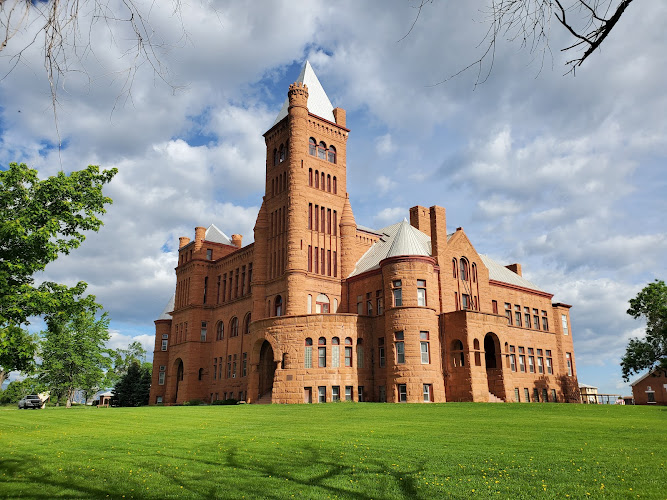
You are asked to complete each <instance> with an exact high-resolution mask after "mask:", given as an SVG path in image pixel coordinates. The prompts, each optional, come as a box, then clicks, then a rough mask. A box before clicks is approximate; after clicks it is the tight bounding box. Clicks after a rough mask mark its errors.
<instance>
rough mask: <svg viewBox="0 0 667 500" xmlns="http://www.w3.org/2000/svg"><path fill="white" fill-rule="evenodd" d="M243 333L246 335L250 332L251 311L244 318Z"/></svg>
mask: <svg viewBox="0 0 667 500" xmlns="http://www.w3.org/2000/svg"><path fill="white" fill-rule="evenodd" d="M243 333H244V334H245V335H247V334H249V333H250V313H248V314H246V315H245V318H243Z"/></svg>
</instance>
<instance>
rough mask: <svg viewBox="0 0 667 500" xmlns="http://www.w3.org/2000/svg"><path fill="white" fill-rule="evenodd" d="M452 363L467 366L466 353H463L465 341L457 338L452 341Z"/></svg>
mask: <svg viewBox="0 0 667 500" xmlns="http://www.w3.org/2000/svg"><path fill="white" fill-rule="evenodd" d="M452 364H453V365H454V366H455V367H456V366H465V365H466V361H465V354H464V353H463V342H461V341H460V340H455V341H454V342H452Z"/></svg>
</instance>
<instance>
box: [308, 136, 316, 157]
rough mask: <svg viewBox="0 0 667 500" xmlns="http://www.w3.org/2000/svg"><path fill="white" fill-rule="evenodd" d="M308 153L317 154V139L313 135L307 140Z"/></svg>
mask: <svg viewBox="0 0 667 500" xmlns="http://www.w3.org/2000/svg"><path fill="white" fill-rule="evenodd" d="M308 154H309V155H311V156H315V155H317V141H316V140H315V139H314V138H313V137H311V138H310V140H309V141H308Z"/></svg>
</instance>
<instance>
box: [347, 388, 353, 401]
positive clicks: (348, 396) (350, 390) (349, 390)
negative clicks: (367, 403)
mask: <svg viewBox="0 0 667 500" xmlns="http://www.w3.org/2000/svg"><path fill="white" fill-rule="evenodd" d="M345 401H354V399H353V397H352V386H351V385H346V386H345Z"/></svg>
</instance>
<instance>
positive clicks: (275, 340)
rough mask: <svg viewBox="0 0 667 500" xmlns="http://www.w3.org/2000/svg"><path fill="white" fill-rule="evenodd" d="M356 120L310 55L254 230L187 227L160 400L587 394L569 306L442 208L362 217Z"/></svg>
mask: <svg viewBox="0 0 667 500" xmlns="http://www.w3.org/2000/svg"><path fill="white" fill-rule="evenodd" d="M349 133H350V131H349V130H348V129H347V128H346V124H345V110H343V109H341V108H333V106H332V105H331V103H330V101H329V99H328V97H327V95H326V93H325V92H324V90H323V89H322V86H321V85H320V82H319V81H318V79H317V77H316V76H315V74H314V72H313V70H312V68H311V67H310V65H309V64H308V63H306V65H305V66H304V68H303V70H302V72H301V74H300V75H299V78H298V79H297V82H296V83H294V84H292V85H290V88H289V92H288V98H287V100H286V101H285V104H284V105H283V108H282V110H281V111H280V113H279V114H278V117H277V119H276V121H275V123H274V124H273V126H272V127H271V128H270V129H269V130H268V131H267V132H266V133H265V134H264V138H265V141H266V186H265V195H264V198H263V202H262V206H261V209H260V211H259V214H258V216H257V222H256V224H255V228H254V243H251V244H250V245H247V246H245V247H244V246H242V238H241V236H240V235H232V237H231V239H230V238H228V237H227V236H226V235H225V234H224V233H223V232H222V231H220V230H219V229H218V228H217V227H215V226H214V225H211V226H210V227H209V228H208V229H206V228H204V227H197V228H195V237H194V241H190V239H189V238H186V237H182V238H180V248H179V253H178V265H177V267H176V277H177V284H176V293H175V296H174V298H173V299H172V301H171V302H170V303H169V304H168V305H167V307H166V309H165V312H164V313H163V314H162V315H161V316H160V318H159V319H158V320H157V321H155V326H156V335H155V353H154V361H153V381H152V386H151V396H150V401H151V404H155V403H163V404H174V403H181V402H184V401H188V400H192V399H201V400H205V401H211V400H217V399H227V398H234V399H239V400H245V401H246V402H249V403H254V402H258V401H270V402H273V403H311V402H312V403H316V402H329V401H339V400H340V401H345V400H353V401H387V402H443V401H495V400H504V401H526V402H527V401H530V402H538V401H539V402H546V401H570V400H573V401H574V400H577V401H578V393H577V389H576V388H577V387H578V384H577V379H576V369H575V362H574V350H573V345H572V335H571V330H570V328H569V324H570V322H569V309H570V306H569V305H566V304H561V303H554V304H552V300H551V299H552V297H553V295H552V294H550V293H548V292H546V291H544V290H542V289H541V288H539V287H538V286H537V285H535V284H533V283H531V282H530V281H528V280H526V279H525V278H523V277H522V275H521V266H520V265H519V264H511V265H508V266H503V265H501V264H499V263H497V262H495V261H493V260H492V259H490V258H488V257H486V256H484V255H481V254H478V253H477V251H476V250H475V248H474V247H473V245H472V243H471V242H470V240H469V239H468V237H467V236H466V234H465V232H464V231H463V229H462V228H458V229H457V230H456V231H455V232H452V233H447V229H446V220H445V209H444V208H442V207H438V206H433V207H431V208H425V207H421V206H415V207H413V208H411V209H410V222H408V221H407V220H404V221H403V222H398V223H396V224H393V225H391V226H388V227H385V228H383V229H379V230H373V229H369V228H366V227H363V226H361V225H358V224H357V223H356V221H355V218H354V214H353V212H352V206H351V204H350V200H349V199H348V196H347V185H346V179H347V175H346V168H347V161H346V156H347V155H346V143H347V138H348V134H349Z"/></svg>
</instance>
